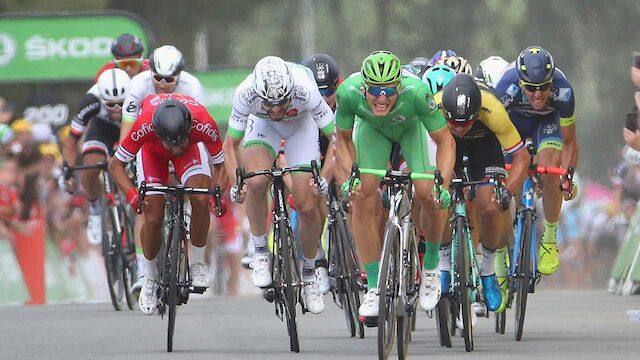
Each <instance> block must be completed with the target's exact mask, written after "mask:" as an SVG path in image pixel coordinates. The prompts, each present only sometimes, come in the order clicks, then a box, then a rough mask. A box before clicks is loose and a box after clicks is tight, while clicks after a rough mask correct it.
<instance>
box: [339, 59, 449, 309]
mask: <svg viewBox="0 0 640 360" xmlns="http://www.w3.org/2000/svg"><path fill="white" fill-rule="evenodd" d="M337 94H338V111H337V113H336V124H337V127H338V142H339V143H340V142H344V143H345V144H346V145H345V146H344V148H345V149H348V150H347V151H341V147H340V146H339V147H338V150H339V152H338V154H337V155H338V159H340V158H342V157H346V158H348V159H355V160H356V161H357V162H358V164H359V165H360V166H362V167H364V168H377V169H384V168H385V167H386V166H387V162H388V160H389V155H390V154H391V145H392V142H393V141H397V142H398V143H399V144H400V146H401V147H402V149H403V151H404V154H403V155H404V157H405V159H406V160H407V163H408V165H409V168H410V169H411V171H413V172H424V171H426V170H427V166H428V164H429V160H428V151H427V150H426V146H425V145H426V141H427V140H426V132H425V131H424V130H425V128H426V129H427V130H429V134H430V135H431V137H432V138H433V140H434V141H435V142H436V144H437V145H438V152H437V156H436V157H437V164H438V167H439V168H440V170H441V171H442V174H443V177H444V185H445V186H448V182H449V180H450V177H451V174H452V172H453V163H454V157H455V142H454V140H453V138H452V136H451V133H450V132H449V130H448V129H447V127H446V121H445V119H444V116H443V115H442V113H440V112H439V111H437V109H438V107H437V105H436V103H435V101H434V100H433V97H432V94H431V91H430V90H429V89H428V87H427V85H425V84H424V83H423V82H422V81H420V80H419V79H415V78H412V77H406V76H403V75H402V66H401V64H400V59H398V57H397V56H395V55H394V54H392V53H391V52H389V51H375V52H373V53H371V54H370V55H369V56H367V57H366V58H365V59H364V61H363V62H362V69H361V71H360V73H355V74H353V75H351V76H350V77H349V78H347V79H346V80H345V81H344V83H342V85H340V87H338V91H337ZM354 122H355V123H357V126H356V127H355V132H354ZM423 125H424V127H423ZM352 136H353V138H352ZM361 181H362V184H361V186H360V190H359V191H358V193H357V194H356V196H355V198H354V200H353V205H354V207H353V230H354V231H353V234H354V238H355V240H356V245H357V250H358V256H359V258H360V260H361V262H362V263H363V265H364V269H365V272H366V274H367V281H368V288H369V290H368V292H367V293H366V295H365V297H364V299H363V301H362V305H361V306H360V309H359V314H360V316H362V317H375V316H377V315H378V305H379V301H380V297H379V295H378V290H377V286H378V284H377V282H378V272H379V269H378V265H379V260H380V255H381V250H382V249H381V241H380V233H379V231H378V226H377V216H372V215H374V214H375V213H377V212H378V210H379V207H380V195H379V194H378V191H377V189H378V185H379V184H380V179H379V178H377V177H375V176H372V175H367V174H362V175H361ZM414 186H415V191H416V197H415V199H416V201H417V202H419V203H420V205H421V206H422V208H423V211H422V212H421V217H420V222H419V224H418V227H419V228H420V229H422V230H426V231H425V234H426V235H427V239H428V240H429V241H428V243H427V251H426V253H425V259H424V269H423V271H422V285H421V287H420V306H421V307H422V308H423V309H426V310H429V309H433V308H434V307H435V306H436V304H437V303H438V300H439V298H440V291H441V289H440V288H441V286H440V273H439V272H438V271H437V267H438V248H439V246H440V241H441V238H442V233H443V230H444V225H445V221H446V219H445V217H446V212H445V211H443V210H440V209H438V208H439V207H440V206H442V207H446V206H448V204H447V202H448V201H450V198H448V195H449V193H448V192H446V191H444V192H443V195H444V198H443V201H442V204H440V205H437V204H435V201H434V200H432V197H431V196H432V191H431V188H432V187H433V186H434V185H433V181H416V182H414ZM372 213H373V214H372Z"/></svg>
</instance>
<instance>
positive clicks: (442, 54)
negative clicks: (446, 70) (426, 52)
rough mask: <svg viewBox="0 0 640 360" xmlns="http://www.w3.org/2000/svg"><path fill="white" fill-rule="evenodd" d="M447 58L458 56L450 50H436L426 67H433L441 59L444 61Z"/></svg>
mask: <svg viewBox="0 0 640 360" xmlns="http://www.w3.org/2000/svg"><path fill="white" fill-rule="evenodd" d="M449 56H458V54H456V52H455V51H453V50H450V49H442V50H438V51H436V53H435V54H433V56H432V57H431V60H429V64H427V65H428V66H433V65H435V64H437V63H438V61H440V60H441V59H444V58H446V57H449Z"/></svg>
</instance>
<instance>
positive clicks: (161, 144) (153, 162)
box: [109, 94, 226, 315]
mask: <svg viewBox="0 0 640 360" xmlns="http://www.w3.org/2000/svg"><path fill="white" fill-rule="evenodd" d="M210 154H211V155H210ZM134 157H137V162H138V165H139V166H138V180H139V181H141V180H144V181H145V182H146V183H147V184H148V185H167V181H168V177H169V161H171V162H172V163H173V166H174V167H175V172H176V178H178V180H179V181H180V182H181V183H182V184H184V185H185V186H188V187H197V188H212V187H213V185H214V183H217V184H222V186H223V188H224V186H225V183H226V173H225V172H224V169H223V166H224V154H223V152H222V141H221V140H220V134H219V132H218V125H217V124H216V122H215V121H214V120H213V118H212V117H211V116H210V115H209V113H208V112H207V110H206V108H205V107H204V106H203V105H201V104H200V103H198V102H197V101H195V100H193V99H192V98H190V97H188V96H186V95H179V94H159V95H150V96H147V97H146V98H145V99H144V101H143V103H142V111H141V113H140V116H139V117H138V119H137V120H136V122H135V123H134V124H133V127H132V128H131V130H130V131H129V133H128V134H127V136H126V137H125V138H124V139H123V140H122V143H121V144H120V146H119V147H118V150H117V152H116V154H115V156H114V157H113V159H112V160H111V162H110V163H109V172H110V173H111V175H112V176H113V178H114V180H115V182H116V183H117V184H118V187H119V188H120V190H122V191H123V192H124V193H125V194H126V195H127V200H128V201H129V203H130V204H131V205H132V206H134V207H135V206H137V204H138V190H137V188H136V187H135V186H134V185H133V183H132V182H131V180H130V179H129V177H128V176H127V174H126V172H125V165H126V163H128V162H130V161H132V160H133V158H134ZM210 162H211V163H212V164H213V167H214V172H215V179H214V182H212V181H211V170H210V168H209V163H210ZM164 201H165V199H164V196H163V195H162V194H158V193H153V192H149V193H147V196H146V197H145V201H144V203H143V204H142V205H141V209H140V210H141V211H142V214H143V216H144V225H143V226H142V231H141V235H140V237H141V239H142V247H143V250H144V257H145V262H146V264H145V280H144V284H143V287H142V291H141V292H140V298H139V301H138V302H139V305H140V309H141V310H142V312H143V313H145V314H147V315H151V314H153V313H154V312H155V310H156V308H157V303H158V299H157V296H156V290H157V287H158V283H157V276H158V268H157V266H156V257H157V255H158V252H159V250H160V246H161V244H162V223H163V220H164ZM189 201H190V202H191V209H192V211H191V225H190V226H191V227H190V231H189V233H190V234H191V244H192V245H193V246H195V247H198V248H202V247H204V245H205V244H206V242H207V231H208V230H209V196H208V195H190V196H189ZM190 272H191V274H192V284H193V286H196V287H207V286H208V282H207V278H206V274H205V273H204V265H203V264H202V263H199V262H197V261H196V260H195V259H194V261H193V262H192V264H191V268H190Z"/></svg>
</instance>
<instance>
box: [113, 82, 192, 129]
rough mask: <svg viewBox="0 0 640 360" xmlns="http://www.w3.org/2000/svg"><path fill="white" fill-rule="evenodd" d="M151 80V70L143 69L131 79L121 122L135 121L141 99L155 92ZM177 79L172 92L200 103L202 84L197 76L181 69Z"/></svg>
mask: <svg viewBox="0 0 640 360" xmlns="http://www.w3.org/2000/svg"><path fill="white" fill-rule="evenodd" d="M152 81H153V73H152V72H151V70H147V71H143V72H141V73H140V74H138V75H136V76H134V77H133V79H131V83H130V84H129V89H128V91H127V97H126V98H125V99H124V107H123V109H122V121H123V122H133V121H135V120H136V118H137V117H138V114H139V113H140V105H141V104H142V100H144V98H145V97H147V96H148V95H153V94H155V93H156V90H155V88H154V87H153V83H152ZM177 81H178V84H177V85H176V87H175V89H174V90H173V91H172V92H174V93H178V94H184V95H187V96H189V97H191V98H193V99H194V100H196V101H197V102H199V103H202V85H201V84H200V80H198V78H196V77H195V76H193V75H191V74H190V73H188V72H187V71H184V70H183V71H181V72H180V76H179V77H178V79H177Z"/></svg>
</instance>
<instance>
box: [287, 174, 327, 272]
mask: <svg viewBox="0 0 640 360" xmlns="http://www.w3.org/2000/svg"><path fill="white" fill-rule="evenodd" d="M291 178H292V185H293V199H294V201H295V205H296V210H297V211H298V221H299V222H300V225H299V228H300V229H304V231H300V232H299V236H300V242H301V243H302V252H303V254H304V257H305V258H307V259H314V258H315V257H316V252H317V250H318V243H319V241H320V236H321V235H322V218H321V215H320V211H319V210H318V203H319V201H320V198H319V197H317V196H316V195H315V194H314V193H313V190H312V188H311V186H309V182H310V180H311V174H309V173H305V172H300V173H294V174H291Z"/></svg>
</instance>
